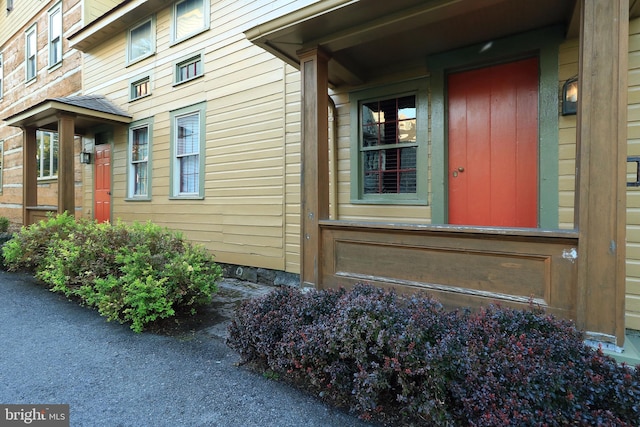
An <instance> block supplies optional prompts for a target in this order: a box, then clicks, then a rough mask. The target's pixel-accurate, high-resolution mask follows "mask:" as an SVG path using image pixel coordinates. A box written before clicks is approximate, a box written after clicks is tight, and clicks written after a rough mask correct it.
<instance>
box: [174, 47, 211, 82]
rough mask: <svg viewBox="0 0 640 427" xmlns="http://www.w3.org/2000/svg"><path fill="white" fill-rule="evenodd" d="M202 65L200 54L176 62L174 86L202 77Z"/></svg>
mask: <svg viewBox="0 0 640 427" xmlns="http://www.w3.org/2000/svg"><path fill="white" fill-rule="evenodd" d="M202 64H203V61H202V54H200V53H199V54H197V55H194V56H191V57H189V58H187V59H184V60H181V61H179V62H177V63H176V65H175V73H174V85H177V84H180V83H184V82H188V81H190V80H193V79H196V78H198V77H202V76H203V75H204V70H203V68H202Z"/></svg>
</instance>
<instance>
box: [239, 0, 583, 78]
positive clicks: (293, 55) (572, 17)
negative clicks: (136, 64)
mask: <svg viewBox="0 0 640 427" xmlns="http://www.w3.org/2000/svg"><path fill="white" fill-rule="evenodd" d="M576 4H578V5H579V4H580V2H576V1H575V0H536V1H526V2H523V1H521V0H430V1H424V0H394V1H392V2H369V1H359V0H323V1H322V2H318V3H315V4H312V5H310V6H308V7H305V8H302V9H299V10H297V11H294V12H293V13H290V14H287V15H283V16H281V17H279V18H276V19H273V20H271V21H269V22H266V23H263V24H260V25H258V26H256V27H253V28H251V29H249V30H247V31H246V32H245V35H246V37H247V39H249V41H251V42H252V43H254V44H256V45H258V46H260V47H262V48H263V49H265V50H267V51H269V52H271V53H272V54H274V55H275V56H277V57H279V58H281V59H282V60H284V61H286V62H287V63H289V64H291V65H293V66H295V67H299V59H298V52H300V51H304V50H307V49H312V48H316V47H319V48H321V49H322V50H324V51H325V52H326V53H328V54H329V55H330V57H331V60H330V61H329V82H330V83H331V84H332V85H334V86H340V85H343V84H349V85H357V84H361V83H364V82H366V81H369V80H371V79H372V78H375V77H379V76H384V75H389V74H398V73H411V72H422V73H426V72H428V70H427V65H426V62H427V61H426V59H427V57H428V56H429V55H432V54H435V53H440V52H445V51H449V50H452V49H456V48H461V47H464V46H469V45H473V44H476V43H489V42H491V41H492V40H496V39H499V38H502V37H506V36H509V35H512V34H516V33H522V32H525V31H529V30H533V29H538V28H543V27H548V26H554V25H562V26H564V28H565V29H566V32H567V34H569V35H571V34H573V35H575V36H577V34H578V29H579V13H578V12H579V10H577V9H578V8H577V6H576Z"/></svg>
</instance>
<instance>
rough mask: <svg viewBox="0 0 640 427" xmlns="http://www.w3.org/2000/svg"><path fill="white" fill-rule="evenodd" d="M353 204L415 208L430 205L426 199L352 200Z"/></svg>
mask: <svg viewBox="0 0 640 427" xmlns="http://www.w3.org/2000/svg"><path fill="white" fill-rule="evenodd" d="M351 203H352V204H354V205H415V206H429V203H428V202H427V201H426V200H424V199H401V198H388V199H386V198H385V199H378V198H375V199H374V198H366V199H351Z"/></svg>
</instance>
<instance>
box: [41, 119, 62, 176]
mask: <svg viewBox="0 0 640 427" xmlns="http://www.w3.org/2000/svg"><path fill="white" fill-rule="evenodd" d="M36 142H37V144H38V152H37V154H36V160H37V162H38V179H54V178H57V177H58V133H57V132H49V131H45V130H38V131H36Z"/></svg>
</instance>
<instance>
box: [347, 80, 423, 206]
mask: <svg viewBox="0 0 640 427" xmlns="http://www.w3.org/2000/svg"><path fill="white" fill-rule="evenodd" d="M407 95H415V96H416V142H417V150H416V169H417V170H416V192H415V193H398V194H364V189H363V186H364V184H363V175H364V174H363V161H362V154H361V152H360V141H361V126H360V124H361V122H362V120H361V119H362V118H361V108H360V106H361V105H362V103H364V102H368V101H374V100H376V101H377V100H383V99H385V98H396V97H402V96H407ZM428 102H429V99H428V79H425V78H422V79H415V80H409V81H404V82H400V83H395V84H389V85H385V86H379V87H375V88H371V89H366V90H360V91H356V92H351V93H350V94H349V103H350V115H351V125H350V140H351V148H350V150H351V151H350V156H351V159H350V162H351V163H350V166H351V171H352V173H351V203H354V204H359V203H360V204H361V203H365V204H399V205H401V204H407V205H410V204H415V205H426V204H427V198H428V188H427V187H428V164H429V162H428V149H429V147H428V142H429V127H428V119H429V104H428ZM354 171H355V173H354Z"/></svg>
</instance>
